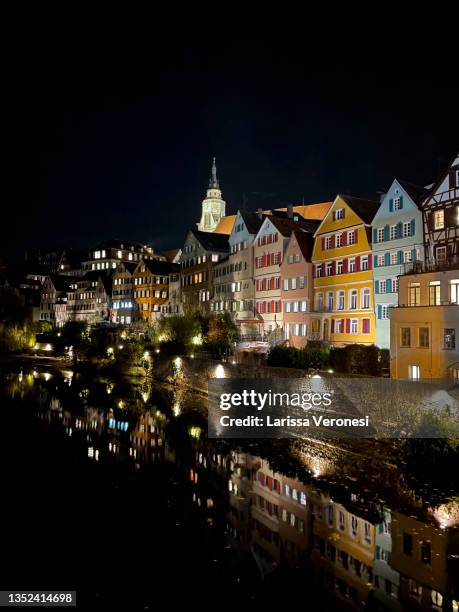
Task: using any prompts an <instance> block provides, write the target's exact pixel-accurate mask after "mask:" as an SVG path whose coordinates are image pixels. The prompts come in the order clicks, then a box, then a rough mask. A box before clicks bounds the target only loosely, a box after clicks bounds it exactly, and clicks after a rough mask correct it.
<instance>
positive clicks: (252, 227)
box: [240, 211, 266, 234]
mask: <svg viewBox="0 0 459 612" xmlns="http://www.w3.org/2000/svg"><path fill="white" fill-rule="evenodd" d="M240 214H241V217H242V220H243V221H244V223H245V226H246V228H247V231H248V232H249V234H258V231H259V229H260V227H261V224H262V223H263V221H264V219H265V217H266V215H264V214H261V215H259V214H258V213H254V212H245V211H240ZM260 217H261V218H260Z"/></svg>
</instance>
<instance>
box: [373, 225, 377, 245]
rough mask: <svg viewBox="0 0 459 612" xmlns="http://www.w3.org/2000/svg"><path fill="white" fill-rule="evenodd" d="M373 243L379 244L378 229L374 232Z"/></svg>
mask: <svg viewBox="0 0 459 612" xmlns="http://www.w3.org/2000/svg"><path fill="white" fill-rule="evenodd" d="M373 242H378V230H377V229H376V228H375V229H374V230H373Z"/></svg>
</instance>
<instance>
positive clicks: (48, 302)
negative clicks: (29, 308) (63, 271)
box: [40, 274, 71, 327]
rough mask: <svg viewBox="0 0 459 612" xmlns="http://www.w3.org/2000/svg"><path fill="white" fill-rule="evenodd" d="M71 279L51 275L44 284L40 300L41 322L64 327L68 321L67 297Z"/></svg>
mask: <svg viewBox="0 0 459 612" xmlns="http://www.w3.org/2000/svg"><path fill="white" fill-rule="evenodd" d="M70 282H71V279H69V278H64V277H62V276H58V275H56V274H50V275H49V276H47V277H46V278H45V280H44V282H43V285H42V288H41V298H40V321H47V322H48V323H51V325H53V326H56V327H62V326H63V325H64V323H65V322H66V321H67V296H68V292H69V290H70Z"/></svg>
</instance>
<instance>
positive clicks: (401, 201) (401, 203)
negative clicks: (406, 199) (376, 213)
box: [400, 195, 403, 210]
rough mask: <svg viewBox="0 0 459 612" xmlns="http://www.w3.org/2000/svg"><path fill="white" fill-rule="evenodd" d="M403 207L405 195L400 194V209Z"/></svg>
mask: <svg viewBox="0 0 459 612" xmlns="http://www.w3.org/2000/svg"><path fill="white" fill-rule="evenodd" d="M402 208H403V196H402V195H401V196H400V210H402Z"/></svg>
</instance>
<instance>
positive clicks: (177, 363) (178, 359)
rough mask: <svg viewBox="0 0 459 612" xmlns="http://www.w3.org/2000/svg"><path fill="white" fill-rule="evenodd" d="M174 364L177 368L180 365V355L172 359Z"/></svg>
mask: <svg viewBox="0 0 459 612" xmlns="http://www.w3.org/2000/svg"><path fill="white" fill-rule="evenodd" d="M174 365H175V367H176V368H177V369H179V368H181V367H182V359H181V358H180V357H176V358H175V359H174Z"/></svg>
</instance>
